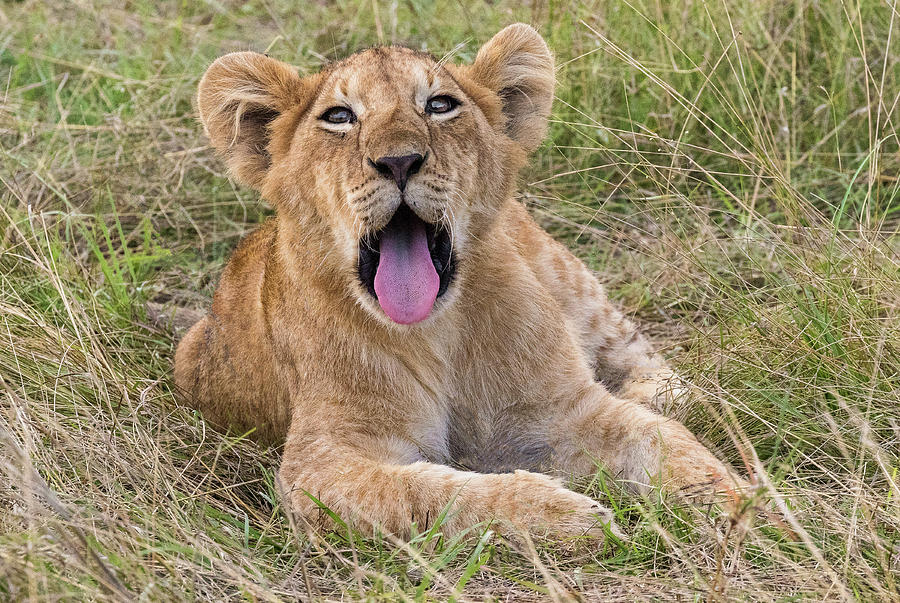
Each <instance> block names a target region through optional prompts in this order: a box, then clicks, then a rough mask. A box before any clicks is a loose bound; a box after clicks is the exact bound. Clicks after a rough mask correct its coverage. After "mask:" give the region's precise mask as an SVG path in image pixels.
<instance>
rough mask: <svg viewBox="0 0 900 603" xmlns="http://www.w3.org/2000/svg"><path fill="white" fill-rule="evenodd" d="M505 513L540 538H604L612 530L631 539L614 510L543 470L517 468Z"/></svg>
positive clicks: (592, 539)
mask: <svg viewBox="0 0 900 603" xmlns="http://www.w3.org/2000/svg"><path fill="white" fill-rule="evenodd" d="M511 477H512V478H513V480H514V482H515V485H514V486H513V487H511V488H509V491H508V494H509V496H508V497H507V498H506V499H505V503H504V507H505V508H504V509H503V510H502V511H504V512H503V513H502V515H503V516H505V517H506V518H507V519H508V520H509V522H510V523H511V524H513V526H514V527H516V528H518V529H524V530H527V531H528V532H529V533H531V534H532V535H534V536H536V537H539V538H547V539H553V540H563V541H594V542H602V541H603V540H605V539H606V537H607V535H608V534H612V535H613V536H615V537H616V538H618V539H620V540H627V537H626V536H625V534H624V533H623V532H622V531H621V530H620V529H619V527H618V526H617V525H616V524H615V521H614V518H613V514H612V511H610V510H609V509H608V508H606V507H604V506H603V505H601V504H600V503H598V502H597V501H595V500H593V499H591V498H589V497H587V496H585V495H583V494H579V493H577V492H573V491H572V490H569V489H568V488H565V487H564V486H562V485H561V484H560V483H559V482H558V481H557V480H554V479H552V478H550V477H547V476H545V475H541V474H535V473H529V472H527V471H516V472H515V473H513V474H512V476H511Z"/></svg>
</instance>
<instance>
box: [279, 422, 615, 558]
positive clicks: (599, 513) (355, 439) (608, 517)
mask: <svg viewBox="0 0 900 603" xmlns="http://www.w3.org/2000/svg"><path fill="white" fill-rule="evenodd" d="M319 416H320V417H321V415H319ZM298 423H299V421H298ZM316 431H317V432H318V435H315V434H313V433H311V432H309V431H307V430H306V429H304V428H301V427H300V426H292V428H291V432H290V434H289V435H288V439H287V443H286V446H285V451H284V459H283V462H282V465H281V469H280V471H279V478H280V481H281V483H282V485H283V487H284V488H285V489H286V490H287V496H288V498H289V502H290V505H291V507H292V510H293V511H294V513H296V514H297V515H298V516H300V518H301V519H302V520H304V522H305V523H306V524H307V527H310V528H321V529H328V528H330V527H333V526H332V525H331V524H332V521H331V520H330V515H329V514H328V513H326V512H325V511H324V510H322V509H321V508H320V507H319V505H318V504H317V503H316V502H315V500H313V497H314V498H315V499H316V500H317V501H319V502H321V504H323V505H325V506H326V507H327V508H328V509H330V510H331V511H333V512H334V513H336V514H337V515H338V516H339V517H340V518H341V519H342V520H344V521H348V522H350V523H351V524H352V525H354V526H356V527H357V528H360V529H363V530H366V531H370V532H371V531H372V530H374V529H376V528H377V529H380V530H382V531H385V532H388V533H392V534H395V535H398V536H400V537H409V536H410V532H411V529H412V525H413V523H415V524H416V527H417V529H418V530H419V531H424V530H427V529H429V528H430V527H431V526H432V525H433V524H434V522H435V521H436V519H437V518H438V517H439V516H440V515H441V513H442V512H444V511H445V510H448V514H447V518H446V520H445V522H444V523H443V524H442V527H441V529H442V531H443V532H444V533H445V534H447V533H453V532H458V531H460V530H464V529H466V528H469V527H471V526H473V525H474V524H477V523H480V522H487V521H495V520H496V522H497V524H496V525H494V526H493V529H500V530H506V531H508V530H510V529H512V530H513V531H515V530H527V531H529V532H531V533H532V534H534V535H537V536H544V535H547V536H549V535H552V536H553V537H555V538H560V537H562V538H566V537H587V538H591V539H595V540H600V539H602V538H603V537H604V534H605V533H606V530H612V531H613V533H615V534H617V535H619V536H621V533H620V532H619V531H618V528H617V527H616V526H615V525H614V524H613V523H612V514H611V513H610V511H609V510H608V509H606V508H604V507H602V506H601V505H600V504H599V503H597V502H595V501H593V500H591V499H590V498H588V497H586V496H584V495H582V494H578V493H576V492H572V491H571V490H568V489H566V488H564V487H563V486H562V485H561V484H560V483H559V482H558V481H557V480H554V479H553V478H550V477H548V476H546V475H543V474H538V473H530V472H527V471H516V472H514V473H502V474H485V473H472V472H466V471H458V470H456V469H452V468H450V467H447V466H444V465H438V464H434V463H429V462H424V461H419V460H415V459H416V457H417V456H418V454H417V450H416V448H415V447H414V446H413V445H412V444H411V443H402V442H401V441H400V440H398V439H397V438H388V437H384V438H382V439H380V440H373V439H372V438H371V436H365V435H362V434H354V433H352V432H348V431H346V430H345V429H342V428H339V427H335V428H334V429H331V430H329V432H325V433H323V432H322V431H321V426H318V428H317V429H316ZM337 434H340V439H339V438H338V435H337ZM398 449H399V451H398Z"/></svg>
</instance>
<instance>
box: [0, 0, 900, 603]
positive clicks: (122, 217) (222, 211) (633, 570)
mask: <svg viewBox="0 0 900 603" xmlns="http://www.w3.org/2000/svg"><path fill="white" fill-rule="evenodd" d="M517 20H523V21H527V22H531V23H533V24H535V25H536V26H537V27H538V28H539V30H540V31H541V33H542V34H543V35H544V36H545V37H546V39H547V40H548V42H549V44H550V46H551V47H552V48H553V49H554V51H555V53H556V56H557V60H558V77H559V87H558V90H557V97H558V98H557V101H556V103H555V105H554V112H553V123H552V127H551V133H550V137H549V140H548V142H547V143H546V144H544V146H543V147H542V148H541V149H540V150H539V152H538V153H537V154H536V156H535V158H534V161H533V163H532V167H531V168H530V169H528V170H527V171H526V172H524V173H523V176H522V191H523V199H524V200H525V201H526V202H527V203H528V204H529V206H530V207H531V208H532V209H533V212H534V214H535V216H536V217H537V218H538V219H539V220H540V221H541V223H542V224H544V225H545V226H546V227H548V228H549V229H550V230H551V231H552V232H554V233H555V234H556V235H557V236H559V237H561V238H562V239H563V240H565V241H566V242H567V243H568V244H569V245H570V246H571V247H572V248H573V249H574V250H575V251H576V252H577V253H578V254H579V255H580V257H582V258H583V259H585V261H587V262H588V263H589V264H590V265H591V266H592V267H593V268H594V269H596V270H597V272H598V274H599V275H600V276H601V277H602V278H603V280H604V281H606V282H607V283H608V286H609V291H610V293H611V295H612V297H613V298H614V299H616V300H617V301H618V302H619V303H620V304H621V305H622V306H623V307H624V308H625V309H626V310H627V311H628V312H629V313H630V314H632V315H633V316H634V317H635V318H636V319H637V320H638V321H639V322H640V323H642V324H643V325H644V326H645V328H646V330H647V331H648V332H649V333H650V334H651V335H652V336H653V337H654V338H655V340H656V341H657V342H658V344H659V345H660V347H661V348H662V350H663V352H664V353H665V354H666V355H667V356H668V357H669V358H670V359H671V360H672V362H673V363H674V364H675V365H676V366H677V367H678V368H679V370H680V371H681V372H682V373H684V374H685V375H686V376H688V377H689V378H690V379H691V380H692V381H693V383H694V384H695V385H696V389H695V391H694V392H693V393H692V395H691V397H690V400H688V401H687V402H685V403H678V404H673V405H672V408H670V409H669V412H670V413H671V414H672V415H673V416H676V417H678V418H680V419H682V420H684V421H685V422H686V423H687V424H688V426H689V427H690V428H691V429H693V430H694V431H695V432H696V433H697V434H698V435H699V437H700V438H701V439H702V440H703V441H704V442H706V443H707V444H709V445H710V446H712V447H713V448H714V449H715V450H716V451H718V452H719V453H720V454H721V455H722V456H723V457H726V458H727V459H728V460H729V461H730V462H732V463H734V464H735V465H736V466H738V467H743V468H747V467H749V468H752V469H754V470H755V471H756V472H757V473H758V481H759V483H760V484H761V486H760V487H761V488H767V489H768V490H769V491H770V493H771V494H770V498H771V499H772V500H773V502H772V505H773V506H774V507H775V508H778V509H780V515H781V517H783V520H781V521H779V520H778V518H777V516H774V515H773V516H772V517H770V518H762V519H757V520H756V522H755V525H754V527H752V528H749V529H747V528H745V527H743V523H742V522H741V521H740V518H739V517H737V516H731V517H727V516H722V514H721V512H719V511H717V510H715V509H707V508H695V507H686V506H684V505H683V504H682V503H680V502H679V501H677V500H676V499H674V498H669V499H660V498H658V497H651V498H641V497H638V496H635V495H632V494H630V493H628V492H626V491H624V490H622V489H620V488H618V487H617V486H616V485H615V484H614V482H612V481H609V480H606V479H605V476H604V474H603V473H602V471H601V472H598V476H597V478H596V479H594V480H592V481H591V482H590V483H586V482H585V483H579V484H574V485H573V487H576V488H579V489H581V490H582V491H586V492H588V493H590V494H591V495H592V496H594V497H596V498H598V499H599V500H602V501H605V502H607V504H609V505H611V506H612V507H613V508H614V509H615V512H616V514H617V516H618V518H619V519H618V521H619V523H620V525H622V526H623V527H624V528H625V529H626V530H627V531H628V533H629V534H630V537H631V540H630V542H628V543H619V544H614V543H609V544H607V545H604V546H603V547H601V548H598V549H592V550H583V549H580V548H578V547H575V548H574V550H565V549H561V548H560V547H559V546H556V545H551V544H547V543H539V542H538V543H532V542H529V541H528V540H519V541H515V542H509V541H505V540H502V539H500V538H499V537H497V536H495V535H493V533H492V532H491V531H490V529H489V527H487V526H482V527H481V528H480V529H479V530H476V531H474V532H473V533H472V534H471V535H470V536H471V537H470V538H468V539H463V540H456V541H447V540H445V539H444V538H443V537H442V536H441V534H440V527H439V526H438V527H436V528H435V529H434V530H431V531H429V532H428V533H425V534H422V535H421V536H419V537H417V538H414V539H413V540H412V541H411V542H399V541H397V540H396V539H393V538H391V537H389V536H385V537H382V538H374V539H373V538H363V537H361V536H359V535H357V534H354V533H352V532H350V531H342V532H341V533H338V534H331V535H327V536H324V537H322V538H319V539H317V540H312V541H311V540H309V539H308V538H307V537H306V536H305V535H303V533H302V530H297V529H296V528H295V527H294V526H293V525H292V524H291V522H290V520H289V518H288V517H287V516H286V515H285V512H284V508H283V506H282V504H281V503H280V501H279V497H278V489H277V487H276V484H275V478H274V476H275V469H276V467H277V465H278V462H279V454H280V452H279V451H278V450H265V449H261V448H259V447H258V446H256V445H255V444H254V443H253V442H252V441H251V440H250V439H248V438H246V437H240V435H239V434H233V435H230V436H225V435H222V434H219V433H216V432H214V431H212V430H211V429H209V428H208V427H207V426H206V425H205V424H204V422H203V421H202V419H201V418H200V417H199V416H197V415H196V414H195V413H193V412H192V411H190V410H187V409H185V408H181V407H179V406H178V405H177V404H176V402H175V399H174V397H173V391H172V380H171V364H172V356H173V352H174V346H175V341H176V337H177V331H178V325H177V324H175V323H178V321H177V320H172V318H173V317H174V316H175V308H177V307H185V308H190V309H203V308H205V307H207V306H208V304H209V301H210V297H211V294H212V292H213V289H214V286H215V283H216V281H217V278H218V275H219V273H220V271H221V269H222V267H223V265H224V262H225V261H226V259H227V257H228V254H229V252H230V250H231V249H232V248H233V247H234V246H235V244H236V243H237V241H238V240H239V239H240V237H241V236H242V235H244V234H245V233H247V232H248V231H249V230H250V229H252V228H253V227H254V225H255V224H257V223H258V222H259V221H260V220H261V219H263V218H264V216H266V215H267V214H268V213H270V209H269V208H267V207H266V206H265V204H263V203H261V202H260V201H259V200H258V198H257V196H256V195H255V194H254V193H253V192H251V191H249V190H245V189H242V188H239V187H237V186H236V185H234V184H233V183H232V182H230V181H229V180H228V178H227V176H226V175H225V173H224V170H223V166H222V163H221V162H219V161H218V160H216V159H215V158H214V157H213V154H212V152H211V151H210V149H209V147H208V145H207V141H206V140H205V139H204V137H203V136H202V134H201V128H200V127H199V125H198V123H197V121H196V113H195V111H194V109H193V106H192V98H193V95H194V92H195V89H196V84H197V81H198V79H199V77H200V75H201V74H202V73H203V71H204V69H205V67H206V66H207V65H208V64H209V63H210V62H211V61H212V60H213V59H214V58H215V57H217V56H218V55H220V54H222V53H225V52H227V51H232V50H239V49H248V48H249V49H253V50H257V51H265V52H268V53H270V54H271V55H273V56H275V57H277V58H280V59H282V60H285V61H288V62H291V63H293V64H295V65H297V66H298V68H299V69H300V71H301V72H302V73H308V72H312V71H314V70H316V69H318V68H319V67H320V66H321V65H323V64H324V63H326V62H327V61H330V60H333V59H337V58H341V57H343V56H346V55H347V54H349V53H351V52H353V51H355V50H358V49H360V48H363V47H365V46H368V45H371V44H377V43H382V42H383V43H391V42H398V43H404V44H407V45H410V46H413V47H415V48H421V49H426V50H428V51H431V52H432V53H434V54H435V55H436V56H438V57H443V56H445V55H448V54H451V55H452V59H451V60H455V61H469V60H471V59H472V58H473V57H474V54H475V52H476V51H477V48H478V46H479V44H480V43H482V42H484V41H485V40H487V39H488V38H489V37H490V36H491V35H492V34H493V33H494V32H496V31H497V30H499V29H500V28H501V27H502V26H504V25H506V24H508V23H511V22H513V21H517ZM898 34H900V14H898V6H897V3H896V0H880V1H879V0H792V1H788V2H775V1H769V0H757V1H752V2H739V1H737V0H706V1H703V0H683V1H680V2H666V1H663V0H630V1H629V0H596V1H593V0H588V1H584V2H561V1H558V0H538V1H535V2H524V3H523V2H507V1H496V2H468V1H447V2H435V3H432V2H425V1H422V0H404V1H401V0H393V1H384V0H342V1H338V2H333V3H332V2H303V3H299V2H285V1H282V0H264V1H251V2H246V3H245V2H234V1H231V0H219V1H216V0H208V1H206V2H186V1H185V2H151V1H149V0H134V1H128V2H121V1H119V2H113V1H108V2H107V1H102V0H75V1H71V2H67V1H62V0H58V1H57V0H48V1H44V2H36V1H25V2H4V3H2V4H0V90H2V96H0V99H2V100H0V103H2V104H0V184H2V186H0V199H2V201H0V470H2V473H3V478H2V480H0V597H2V598H3V599H9V600H22V599H32V600H43V599H46V600H58V599H82V598H84V599H94V600H107V599H128V600H136V599H144V600H168V599H209V600H226V599H228V600H231V599H249V600H277V599H295V598H301V599H307V598H323V599H335V598H341V597H343V598H370V599H386V600H398V599H404V600H406V599H432V600H442V599H447V598H450V597H455V598H457V599H458V600H465V599H468V600H482V599H485V598H488V599H491V598H494V599H515V600H527V599H545V598H552V599H556V600H570V599H583V600H598V599H601V598H603V599H607V600H613V599H623V600H634V599H642V598H681V599H695V600H708V599H729V600H730V599H756V600H773V599H779V600H781V599H845V598H859V599H865V600H897V598H898V597H900V586H898V580H900V578H898V576H900V532H898V529H900V488H898V483H900V475H898V467H900V254H898V251H900V241H898V225H900V179H898V177H900V148H898V125H900V124H898V119H900V109H898V95H900V41H898V40H897V38H898ZM179 316H180V315H179ZM745 470H746V469H745ZM749 514H750V515H752V513H749ZM569 548H571V547H569Z"/></svg>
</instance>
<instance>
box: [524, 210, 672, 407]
mask: <svg viewBox="0 0 900 603" xmlns="http://www.w3.org/2000/svg"><path fill="white" fill-rule="evenodd" d="M517 226H518V232H517V233H516V236H517V240H518V241H519V243H520V251H521V253H522V256H523V257H524V258H525V260H526V261H527V262H528V263H529V265H530V266H531V268H532V270H533V271H534V274H535V276H536V277H537V278H538V280H539V281H540V282H541V284H542V285H543V286H544V287H545V288H546V290H547V291H548V292H549V293H550V294H551V295H553V297H554V298H555V300H556V302H557V303H558V304H559V306H560V308H561V309H562V311H563V313H564V314H565V316H566V318H567V319H568V320H569V323H570V327H571V328H572V330H573V331H574V333H575V334H576V336H577V337H578V341H579V342H580V344H581V349H582V351H583V352H584V354H585V356H586V357H587V359H588V362H590V363H591V365H592V367H593V369H594V374H595V376H596V378H597V380H598V381H600V382H602V383H603V384H604V385H605V386H606V387H607V388H608V389H610V390H611V391H613V392H615V394H616V395H617V396H619V397H620V398H628V399H631V400H637V401H640V402H642V403H645V404H649V405H650V407H651V408H653V409H654V410H657V411H662V410H663V408H664V406H665V405H666V404H665V403H666V401H667V400H672V399H674V398H676V397H678V396H679V395H681V394H682V393H683V391H684V390H685V389H686V384H684V383H683V382H682V381H681V380H680V379H679V378H678V376H677V375H676V374H675V373H674V372H673V371H672V369H670V368H669V366H668V365H667V364H666V362H665V361H664V360H663V359H662V357H661V356H660V355H658V354H655V353H654V352H653V349H652V348H651V346H650V344H649V343H648V342H647V340H646V339H645V338H644V337H643V335H641V334H640V332H639V331H638V328H637V326H636V325H635V324H634V323H633V322H632V321H631V320H629V319H628V318H626V317H625V315H623V314H622V312H621V311H619V310H618V309H617V308H616V307H615V305H613V304H612V302H610V301H609V298H608V297H607V296H606V292H605V291H604V289H603V286H602V285H601V284H600V282H599V281H598V280H597V278H596V277H595V276H594V274H593V273H592V272H591V271H590V270H589V269H588V267H587V266H585V265H584V263H583V262H582V261H581V260H579V259H578V258H577V257H575V255H573V254H572V252H570V251H569V250H568V249H567V248H566V247H565V246H564V245H562V244H561V243H559V242H558V241H555V240H554V239H553V238H552V237H550V235H549V234H547V232H546V231H544V230H543V229H542V228H541V227H540V226H538V224H537V223H536V222H535V221H534V220H533V219H532V218H531V216H529V215H528V213H527V212H526V211H525V209H524V208H522V210H521V212H520V215H519V216H518V220H517Z"/></svg>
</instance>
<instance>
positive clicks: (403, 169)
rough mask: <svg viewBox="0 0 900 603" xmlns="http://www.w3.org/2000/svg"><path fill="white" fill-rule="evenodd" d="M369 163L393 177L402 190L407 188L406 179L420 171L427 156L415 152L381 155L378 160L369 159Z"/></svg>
mask: <svg viewBox="0 0 900 603" xmlns="http://www.w3.org/2000/svg"><path fill="white" fill-rule="evenodd" d="M369 163H370V164H371V165H372V167H373V168H375V169H376V170H378V171H379V173H381V174H382V175H384V176H387V177H388V178H393V179H394V182H396V183H397V187H398V188H399V189H400V190H401V191H402V190H403V189H405V188H406V181H407V180H408V179H409V177H410V176H412V175H413V174H415V173H416V172H418V171H419V169H420V168H421V167H422V164H423V163H425V157H423V156H422V155H419V154H418V153H413V154H412V155H401V156H400V157H381V158H379V159H378V160H377V161H372V160H371V159H369Z"/></svg>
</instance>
